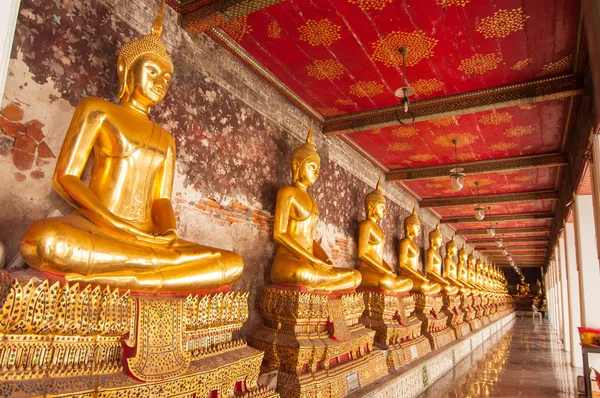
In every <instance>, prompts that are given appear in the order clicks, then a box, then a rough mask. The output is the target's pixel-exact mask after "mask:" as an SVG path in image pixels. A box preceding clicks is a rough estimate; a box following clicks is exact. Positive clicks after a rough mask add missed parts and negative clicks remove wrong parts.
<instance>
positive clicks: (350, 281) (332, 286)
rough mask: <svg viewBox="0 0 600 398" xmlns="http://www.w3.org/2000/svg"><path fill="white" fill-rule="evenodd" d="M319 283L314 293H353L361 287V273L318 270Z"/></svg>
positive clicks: (337, 269)
mask: <svg viewBox="0 0 600 398" xmlns="http://www.w3.org/2000/svg"><path fill="white" fill-rule="evenodd" d="M318 279H319V283H317V284H316V285H315V286H314V287H313V289H312V290H313V291H319V292H326V293H333V292H351V291H353V290H356V288H357V287H359V286H360V282H361V281H362V275H361V273H360V272H359V271H358V270H356V269H343V268H333V269H332V270H318Z"/></svg>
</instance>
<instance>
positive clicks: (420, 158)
mask: <svg viewBox="0 0 600 398" xmlns="http://www.w3.org/2000/svg"><path fill="white" fill-rule="evenodd" d="M408 159H410V160H412V161H413V162H427V161H429V160H431V159H433V155H431V154H429V153H418V154H416V155H411V156H409V157H408Z"/></svg>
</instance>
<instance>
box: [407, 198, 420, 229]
mask: <svg viewBox="0 0 600 398" xmlns="http://www.w3.org/2000/svg"><path fill="white" fill-rule="evenodd" d="M413 225H421V222H420V221H419V216H417V205H416V204H415V205H414V207H413V212H412V214H411V215H410V216H408V217H406V218H405V219H404V228H405V229H406V228H407V227H409V226H413Z"/></svg>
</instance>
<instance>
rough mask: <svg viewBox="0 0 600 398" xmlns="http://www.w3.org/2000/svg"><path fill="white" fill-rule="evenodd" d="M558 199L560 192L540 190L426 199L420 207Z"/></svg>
mask: <svg viewBox="0 0 600 398" xmlns="http://www.w3.org/2000/svg"><path fill="white" fill-rule="evenodd" d="M557 199H559V193H558V192H556V191H538V192H523V193H507V194H497V195H480V196H465V197H456V198H437V199H424V200H422V201H421V202H420V203H419V207H449V206H463V205H475V204H490V203H510V202H530V201H538V200H557Z"/></svg>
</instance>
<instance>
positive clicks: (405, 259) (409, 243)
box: [399, 205, 441, 296]
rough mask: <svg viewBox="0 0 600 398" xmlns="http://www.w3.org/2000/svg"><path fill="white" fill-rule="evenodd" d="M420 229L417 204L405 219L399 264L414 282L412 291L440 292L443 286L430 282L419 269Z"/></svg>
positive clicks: (432, 293)
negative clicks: (416, 241) (417, 238)
mask: <svg viewBox="0 0 600 398" xmlns="http://www.w3.org/2000/svg"><path fill="white" fill-rule="evenodd" d="M420 231H421V222H420V221H419V217H418V216H417V206H416V205H415V206H414V208H413V212H412V214H411V215H410V216H408V217H406V218H405V219H404V238H402V239H401V240H400V256H399V259H400V261H399V264H400V268H401V269H402V270H403V271H404V273H405V274H406V275H405V276H406V277H407V278H409V279H411V280H412V282H413V288H412V290H411V291H412V292H414V293H423V294H424V295H426V296H429V295H434V294H437V293H439V292H440V290H441V286H440V284H439V283H431V282H429V279H427V277H425V275H423V273H422V272H421V271H420V270H419V247H418V246H417V244H416V243H415V242H414V239H415V238H416V237H417V236H418V235H419V232H420Z"/></svg>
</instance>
